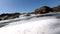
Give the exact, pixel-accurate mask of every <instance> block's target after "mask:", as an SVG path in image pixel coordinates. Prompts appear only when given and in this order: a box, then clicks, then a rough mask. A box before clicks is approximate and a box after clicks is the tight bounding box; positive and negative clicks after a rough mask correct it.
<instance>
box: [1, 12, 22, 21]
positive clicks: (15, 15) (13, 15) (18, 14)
mask: <svg viewBox="0 0 60 34" xmlns="http://www.w3.org/2000/svg"><path fill="white" fill-rule="evenodd" d="M20 15H21V14H20V13H12V14H8V13H7V14H1V15H0V21H1V20H7V19H14V18H19V16H20Z"/></svg>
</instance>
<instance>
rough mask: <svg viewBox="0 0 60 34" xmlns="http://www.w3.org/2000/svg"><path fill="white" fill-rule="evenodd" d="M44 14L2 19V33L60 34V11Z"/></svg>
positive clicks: (0, 28) (0, 32)
mask: <svg viewBox="0 0 60 34" xmlns="http://www.w3.org/2000/svg"><path fill="white" fill-rule="evenodd" d="M43 15H45V16H39V14H38V15H31V16H24V15H21V16H20V18H16V19H10V20H3V21H0V34H60V12H53V13H47V14H43ZM49 15H50V16H49Z"/></svg>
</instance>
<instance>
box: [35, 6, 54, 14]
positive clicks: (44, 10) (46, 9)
mask: <svg viewBox="0 0 60 34" xmlns="http://www.w3.org/2000/svg"><path fill="white" fill-rule="evenodd" d="M49 12H53V10H52V9H51V8H50V7H48V6H43V7H41V8H38V9H36V10H35V14H45V13H49Z"/></svg>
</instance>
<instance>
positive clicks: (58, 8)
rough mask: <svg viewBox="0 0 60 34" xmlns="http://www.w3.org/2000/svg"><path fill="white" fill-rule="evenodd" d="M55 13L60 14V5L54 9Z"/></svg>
mask: <svg viewBox="0 0 60 34" xmlns="http://www.w3.org/2000/svg"><path fill="white" fill-rule="evenodd" d="M52 9H53V11H54V12H60V5H58V6H57V7H53V8H52Z"/></svg>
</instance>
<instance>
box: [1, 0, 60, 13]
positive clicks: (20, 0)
mask: <svg viewBox="0 0 60 34" xmlns="http://www.w3.org/2000/svg"><path fill="white" fill-rule="evenodd" d="M57 5H60V0H0V13H14V12H20V13H27V12H33V11H35V9H37V8H40V7H42V6H50V7H54V6H57Z"/></svg>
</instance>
